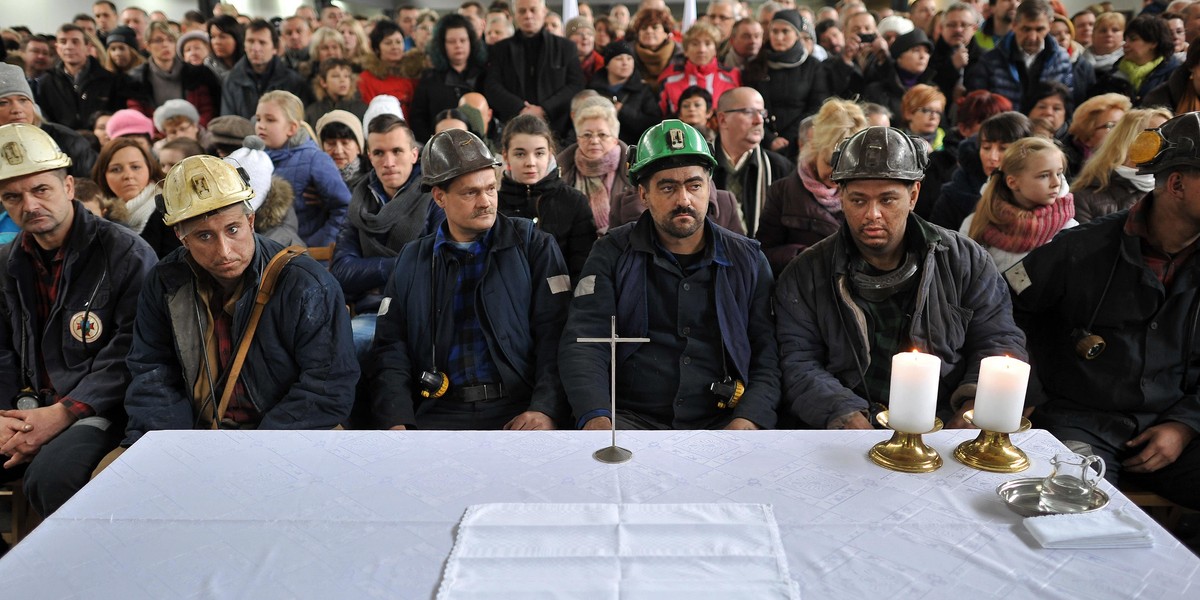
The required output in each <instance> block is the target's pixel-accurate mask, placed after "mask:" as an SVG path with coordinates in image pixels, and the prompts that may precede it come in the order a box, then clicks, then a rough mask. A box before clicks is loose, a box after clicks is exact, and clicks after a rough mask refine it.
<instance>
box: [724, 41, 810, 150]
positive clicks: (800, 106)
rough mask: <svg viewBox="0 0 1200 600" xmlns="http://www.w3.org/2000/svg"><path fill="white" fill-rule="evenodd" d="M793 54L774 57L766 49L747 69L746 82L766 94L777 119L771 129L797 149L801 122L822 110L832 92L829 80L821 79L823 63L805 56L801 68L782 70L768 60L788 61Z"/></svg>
mask: <svg viewBox="0 0 1200 600" xmlns="http://www.w3.org/2000/svg"><path fill="white" fill-rule="evenodd" d="M800 47H801V48H803V46H800ZM790 52H793V51H792V50H789V51H787V52H782V53H771V52H768V51H766V50H765V49H764V51H763V52H762V53H761V54H759V56H758V57H757V58H755V59H754V60H753V61H751V63H750V64H749V65H748V66H747V67H746V72H745V75H744V76H743V78H742V80H743V82H744V83H745V85H748V86H751V87H753V88H754V89H756V90H758V91H759V93H760V94H762V97H763V102H764V103H765V105H766V109H767V111H768V112H769V113H770V114H771V116H772V117H773V118H774V120H773V121H772V123H771V128H772V129H773V130H774V131H775V134H776V135H778V136H780V137H782V138H783V139H785V140H787V141H788V144H790V145H791V147H792V148H795V147H796V136H797V132H798V131H799V130H800V121H803V120H804V117H807V116H808V115H811V114H813V113H815V112H817V110H818V109H820V108H821V103H822V102H824V101H825V99H826V98H828V97H829V89H828V88H827V87H826V78H824V77H821V61H819V60H817V59H816V58H814V57H813V56H812V55H808V54H805V53H801V54H800V56H802V58H801V59H800V60H798V61H796V62H798V63H799V64H794V65H793V66H784V67H778V68H777V67H775V66H772V64H773V63H771V62H769V60H768V57H769V56H776V55H778V57H779V58H780V60H786V59H785V58H783V57H786V56H789V53H790Z"/></svg>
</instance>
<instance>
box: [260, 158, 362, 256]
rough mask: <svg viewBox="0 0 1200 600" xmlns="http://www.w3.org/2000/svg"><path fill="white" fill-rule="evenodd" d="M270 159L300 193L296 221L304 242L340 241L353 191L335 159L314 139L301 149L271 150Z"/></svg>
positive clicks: (297, 201)
mask: <svg viewBox="0 0 1200 600" xmlns="http://www.w3.org/2000/svg"><path fill="white" fill-rule="evenodd" d="M267 156H270V157H271V162H272V163H274V164H275V174H276V175H278V176H280V177H283V178H284V179H286V180H288V183H290V184H292V189H293V190H294V191H295V193H296V204H295V206H296V218H297V219H299V220H300V237H302V238H304V243H306V244H308V245H309V246H328V245H330V244H332V243H334V242H336V241H337V235H338V230H339V229H341V227H342V223H345V222H346V209H347V208H348V207H349V206H350V189H349V188H347V187H346V182H345V181H343V180H342V174H341V172H340V171H338V168H337V166H336V165H334V164H333V159H332V158H329V155H328V154H325V153H324V152H322V151H321V149H320V148H318V147H317V144H316V142H314V141H312V140H311V139H306V140H304V142H303V143H301V144H300V145H298V146H292V145H290V144H289V145H284V147H282V148H275V149H269V150H267Z"/></svg>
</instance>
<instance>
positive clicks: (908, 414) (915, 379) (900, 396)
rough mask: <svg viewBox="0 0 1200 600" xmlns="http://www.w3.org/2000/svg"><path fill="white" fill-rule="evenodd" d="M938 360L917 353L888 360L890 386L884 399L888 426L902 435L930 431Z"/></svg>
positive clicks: (935, 407)
mask: <svg viewBox="0 0 1200 600" xmlns="http://www.w3.org/2000/svg"><path fill="white" fill-rule="evenodd" d="M941 370H942V359H940V358H938V357H936V356H934V355H932V354H923V353H921V352H917V351H915V350H914V351H913V352H901V353H900V354H897V355H895V356H893V357H892V386H891V392H890V394H889V398H888V425H889V426H890V427H891V428H892V429H895V430H896V431H901V432H904V433H926V432H928V431H930V430H931V429H933V418H934V412H936V410H937V394H938V380H939V379H941Z"/></svg>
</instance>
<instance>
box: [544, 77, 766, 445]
mask: <svg viewBox="0 0 1200 600" xmlns="http://www.w3.org/2000/svg"><path fill="white" fill-rule="evenodd" d="M728 93H732V92H727V94H728ZM716 162H717V161H716V160H715V159H714V158H713V155H712V151H711V150H710V149H709V146H708V143H707V142H706V141H705V139H704V136H703V135H701V134H700V132H699V131H697V130H696V129H695V128H693V127H692V126H691V125H688V124H686V123H684V122H682V121H678V120H674V119H672V120H668V121H663V122H662V123H660V124H658V125H655V126H653V127H651V128H650V129H648V130H646V132H645V133H643V134H642V137H641V139H640V140H639V141H638V143H637V145H636V146H634V147H632V148H631V149H630V157H629V179H630V183H632V184H634V185H635V186H637V194H638V195H639V197H640V199H641V201H642V202H643V203H644V204H645V205H646V206H648V207H649V209H648V210H647V211H645V212H644V213H642V215H641V217H640V218H639V219H638V220H637V221H636V222H635V223H627V224H625V225H622V226H620V227H616V228H613V229H610V230H609V232H608V235H606V236H605V237H603V238H601V239H600V240H599V241H597V242H596V245H595V246H593V247H592V253H591V255H590V256H589V257H588V260H587V264H586V265H584V268H583V274H582V275H583V276H582V277H581V278H580V280H579V281H578V282H577V283H576V285H575V297H574V299H573V300H572V302H571V313H570V316H569V317H568V318H567V326H566V328H565V330H564V332H563V337H562V343H561V345H560V346H559V357H560V358H559V361H560V367H561V368H560V373H561V375H562V381H563V386H564V387H565V388H566V391H567V399H568V400H569V401H570V403H571V408H572V410H573V412H574V415H575V419H576V421H575V424H576V426H577V427H581V428H583V429H608V428H610V427H612V425H613V422H614V419H615V422H616V425H617V427H618V428H621V429H722V428H723V429H760V428H771V427H774V426H775V420H776V412H775V411H776V406H777V405H778V403H779V367H778V359H777V352H778V350H777V348H776V346H775V334H774V325H773V323H772V322H771V305H770V301H771V284H772V278H771V267H770V266H769V265H768V263H767V259H766V257H765V256H763V253H762V251H761V250H759V245H758V242H756V241H753V240H750V239H747V238H745V237H743V236H740V235H738V234H736V233H733V232H731V231H729V230H727V229H724V228H722V227H720V226H718V225H716V224H715V223H714V222H713V221H712V220H711V219H709V218H707V213H708V207H709V188H710V186H711V185H712V182H711V173H712V170H713V168H714V167H716ZM613 315H615V316H616V329H617V332H618V333H619V334H620V336H621V337H626V338H648V339H649V340H650V341H649V342H648V343H638V344H633V343H630V344H621V347H620V348H618V350H617V361H618V364H617V365H616V369H617V379H616V395H617V397H618V409H617V414H616V415H615V417H614V415H613V414H612V413H611V411H610V406H611V403H610V398H611V396H610V391H609V387H608V386H609V381H610V371H609V369H610V366H611V365H610V364H609V362H610V360H611V359H610V352H609V348H608V347H607V346H606V345H602V344H586V343H583V344H581V343H577V342H576V339H578V338H580V337H601V338H605V337H608V336H609V335H610V333H611V327H612V325H611V324H612V320H611V319H612V317H613Z"/></svg>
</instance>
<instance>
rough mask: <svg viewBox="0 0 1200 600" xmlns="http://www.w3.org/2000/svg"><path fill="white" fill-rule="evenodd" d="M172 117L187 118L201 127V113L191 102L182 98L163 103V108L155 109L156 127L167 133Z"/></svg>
mask: <svg viewBox="0 0 1200 600" xmlns="http://www.w3.org/2000/svg"><path fill="white" fill-rule="evenodd" d="M172 117H187V119H188V120H189V121H191V122H192V123H195V124H196V126H199V125H200V111H198V110H196V107H195V106H192V103H191V102H188V101H187V100H183V99H182V98H172V99H170V100H167V101H166V102H163V104H162V106H160V107H158V108H156V109H154V127H155V128H157V129H158V130H159V131H161V132H163V133H166V128H165V127H166V123H167V119H170V118H172Z"/></svg>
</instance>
